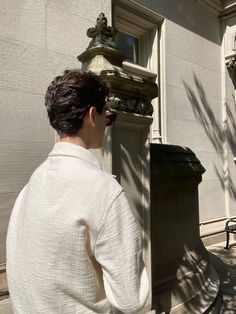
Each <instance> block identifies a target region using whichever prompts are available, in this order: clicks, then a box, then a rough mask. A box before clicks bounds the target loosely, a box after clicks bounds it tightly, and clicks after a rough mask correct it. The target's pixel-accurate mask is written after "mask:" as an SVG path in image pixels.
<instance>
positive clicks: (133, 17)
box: [0, 0, 236, 313]
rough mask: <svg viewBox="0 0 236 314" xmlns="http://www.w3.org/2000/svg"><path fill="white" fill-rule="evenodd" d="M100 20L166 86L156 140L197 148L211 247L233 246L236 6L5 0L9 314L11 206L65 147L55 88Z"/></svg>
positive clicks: (1, 86) (1, 287)
mask: <svg viewBox="0 0 236 314" xmlns="http://www.w3.org/2000/svg"><path fill="white" fill-rule="evenodd" d="M100 12H104V13H105V15H106V17H107V19H108V21H109V23H110V24H111V21H112V24H113V25H114V26H115V27H117V29H118V31H119V37H118V44H119V46H120V48H121V49H124V52H125V53H126V54H127V55H128V59H127V60H126V61H125V62H124V63H123V67H124V68H125V69H126V70H127V71H128V72H130V73H133V74H134V75H135V74H138V75H140V76H141V77H143V78H144V79H145V78H148V79H152V80H153V81H156V83H157V85H158V97H157V98H156V99H154V100H153V108H154V113H153V124H152V126H151V129H150V136H149V137H150V141H151V142H153V143H163V144H176V145H181V146H187V147H189V148H191V150H193V151H194V153H195V154H196V156H197V157H198V158H199V159H200V160H201V162H202V165H203V166H204V167H205V169H206V172H205V173H204V175H203V181H202V183H201V184H200V186H199V209H200V213H199V214H200V232H201V236H202V239H203V241H204V242H205V243H206V244H208V243H213V242H218V241H221V240H223V239H224V232H223V230H224V225H225V221H226V220H227V218H230V217H235V216H236V204H235V198H236V165H235V161H236V103H235V84H236V82H235V63H236V1H233V0H225V1H220V0H197V1H196V0H178V1H171V0H158V1H154V0H114V1H112V0H88V1H82V0H67V1H63V0H53V1H52V0H18V1H16V0H2V2H1V7H0V45H1V49H0V73H1V75H0V94H1V111H0V130H1V132H0V166H1V175H0V176H1V180H0V300H1V301H0V313H8V312H9V313H10V309H9V310H8V307H9V305H8V304H9V302H8V297H7V285H6V276H5V260H6V256H5V237H6V231H7V225H8V220H9V216H10V212H11V208H12V206H13V204H14V201H15V198H16V196H17V194H18V193H19V191H20V190H21V189H22V187H23V186H24V185H25V183H26V182H27V180H28V179H29V177H30V175H31V173H32V172H33V170H34V169H35V168H36V167H37V166H38V165H39V164H40V163H41V162H42V161H43V160H44V159H45V158H46V156H47V154H48V153H49V151H50V150H51V148H52V146H53V144H54V143H55V141H56V135H55V133H54V132H53V131H52V129H51V128H50V127H49V125H48V121H47V117H46V112H45V109H44V105H43V103H44V94H45V90H46V88H47V86H48V84H49V83H50V81H51V80H52V78H53V77H55V76H56V75H58V74H59V73H61V72H62V71H63V70H64V69H65V68H79V67H81V64H80V63H79V61H78V60H77V56H78V55H79V54H81V53H82V52H83V51H85V50H86V48H87V46H88V43H89V39H88V38H87V36H86V31H87V29H88V28H90V27H92V26H94V23H95V21H96V19H97V17H98V14H99V13H100ZM124 43H126V44H125V45H124Z"/></svg>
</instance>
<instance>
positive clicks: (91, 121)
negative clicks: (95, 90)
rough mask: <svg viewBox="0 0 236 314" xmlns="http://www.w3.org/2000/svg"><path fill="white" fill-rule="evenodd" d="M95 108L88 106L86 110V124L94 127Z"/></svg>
mask: <svg viewBox="0 0 236 314" xmlns="http://www.w3.org/2000/svg"><path fill="white" fill-rule="evenodd" d="M96 112H97V110H96V108H95V107H90V108H89V111H88V112H87V115H86V116H87V122H88V125H89V126H90V127H94V125H95V117H96Z"/></svg>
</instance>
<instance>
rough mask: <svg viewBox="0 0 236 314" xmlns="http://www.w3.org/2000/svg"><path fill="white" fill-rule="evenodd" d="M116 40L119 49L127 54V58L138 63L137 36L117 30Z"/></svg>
mask: <svg viewBox="0 0 236 314" xmlns="http://www.w3.org/2000/svg"><path fill="white" fill-rule="evenodd" d="M116 41H117V46H118V47H119V50H120V51H121V52H123V53H124V54H125V55H126V56H127V60H128V61H131V62H133V63H138V60H139V54H138V38H136V37H134V36H132V35H128V34H126V33H123V32H118V34H117V38H116Z"/></svg>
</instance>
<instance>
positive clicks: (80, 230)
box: [7, 142, 148, 314]
mask: <svg viewBox="0 0 236 314" xmlns="http://www.w3.org/2000/svg"><path fill="white" fill-rule="evenodd" d="M124 240H125V243H123V242H124ZM130 250H131V251H130ZM140 254H141V243H140V236H139V233H138V230H137V226H136V223H135V221H134V218H133V216H132V214H131V212H130V209H129V206H128V203H127V200H126V198H125V196H124V194H123V191H122V188H121V187H120V185H119V184H118V183H117V182H116V180H115V179H114V178H113V177H112V175H110V174H108V173H106V172H104V171H103V170H102V169H101V167H100V165H99V163H98V161H97V160H96V158H95V157H94V156H93V155H92V154H91V153H90V152H89V151H88V150H87V149H85V148H82V147H80V146H77V145H73V144H70V143H63V142H60V143H57V144H56V145H55V147H54V149H53V151H52V152H51V154H50V155H49V158H48V159H47V160H46V161H45V162H44V163H43V164H42V165H41V166H40V167H39V168H38V169H37V170H36V171H35V172H34V174H33V175H32V177H31V179H30V181H29V183H28V185H27V186H26V187H25V188H24V189H23V191H22V192H21V194H20V195H19V197H18V199H17V201H16V204H15V206H14V209H13V213H12V217H11V221H10V225H9V231H8V237H7V272H8V281H9V289H10V294H11V297H12V301H13V307H14V310H15V312H16V313H27V314H30V313H32V314H33V313H48V314H49V313H83V314H86V313H109V311H110V310H111V304H112V305H113V306H114V307H116V308H118V309H119V310H121V311H124V312H126V311H128V312H129V313H135V312H136V311H137V310H138V308H140V307H142V306H143V304H144V302H145V300H146V297H147V291H148V282H147V277H146V272H145V268H144V265H143V263H142V258H141V256H140ZM134 270H135V273H134ZM140 278H141V281H140V282H139V280H140Z"/></svg>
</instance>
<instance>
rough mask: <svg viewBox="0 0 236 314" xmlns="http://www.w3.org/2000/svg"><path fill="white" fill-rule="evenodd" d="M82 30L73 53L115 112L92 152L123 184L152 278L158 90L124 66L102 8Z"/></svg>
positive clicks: (122, 56)
mask: <svg viewBox="0 0 236 314" xmlns="http://www.w3.org/2000/svg"><path fill="white" fill-rule="evenodd" d="M87 34H88V36H89V37H91V38H92V40H91V42H90V44H89V46H88V48H87V50H86V51H85V52H83V53H82V54H81V55H80V56H78V59H79V61H81V62H82V67H83V69H87V70H90V71H92V72H94V73H96V74H97V75H99V76H101V77H102V78H104V79H106V81H108V82H109V83H110V86H111V97H110V98H109V100H108V102H107V104H108V106H109V107H110V109H111V110H114V111H116V112H118V118H117V121H116V123H115V125H114V127H112V128H109V129H108V130H107V134H106V143H105V144H104V147H103V149H102V150H101V151H100V152H98V153H96V154H97V155H98V156H99V158H100V160H101V161H102V163H103V165H104V166H105V168H106V169H107V170H108V171H110V172H111V173H113V174H114V175H115V176H116V178H117V180H118V181H119V182H120V184H121V185H122V187H123V188H124V190H125V192H126V195H127V198H128V200H129V203H130V205H131V208H132V210H133V212H134V215H135V216H136V218H137V221H138V222H139V225H140V228H141V232H142V235H143V244H144V259H145V263H146V265H147V269H148V273H149V278H150V283H151V245H150V195H149V194H150V173H149V166H150V156H149V128H150V125H151V123H152V120H153V119H152V113H153V107H152V104H151V100H152V99H153V98H154V97H156V96H157V85H156V84H155V83H154V82H152V81H147V80H143V79H142V78H141V77H140V76H138V75H130V74H128V73H126V72H125V71H124V70H123V68H122V61H123V60H125V58H126V56H125V55H123V54H122V53H121V52H120V51H118V50H117V48H116V46H115V42H114V36H115V34H116V30H115V29H114V28H112V27H110V26H107V20H106V17H105V16H104V14H103V13H101V14H100V15H99V17H98V19H97V24H96V26H95V27H94V28H90V29H89V30H88V32H87ZM150 290H151V287H150ZM150 308H151V295H150V298H149V300H148V302H147V304H146V306H145V308H144V310H143V311H142V312H143V313H147V312H148V311H149V310H150Z"/></svg>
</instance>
